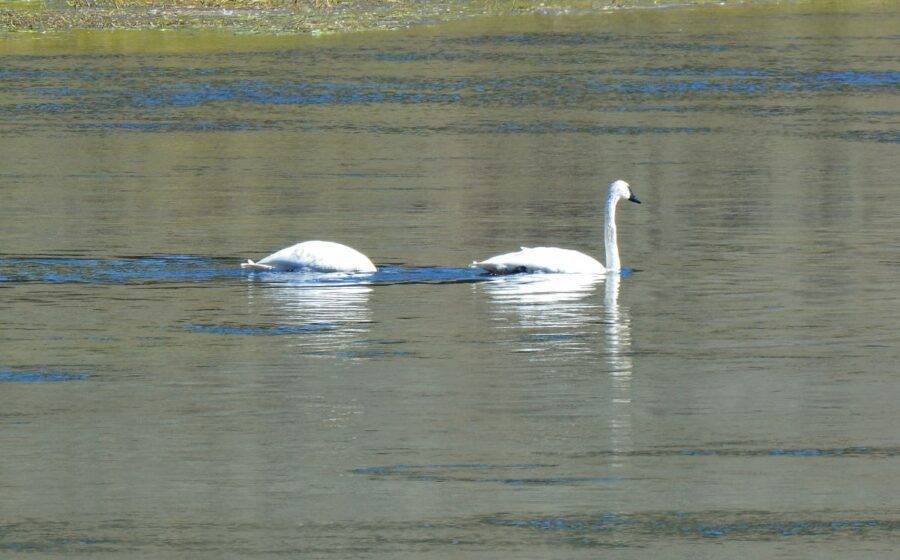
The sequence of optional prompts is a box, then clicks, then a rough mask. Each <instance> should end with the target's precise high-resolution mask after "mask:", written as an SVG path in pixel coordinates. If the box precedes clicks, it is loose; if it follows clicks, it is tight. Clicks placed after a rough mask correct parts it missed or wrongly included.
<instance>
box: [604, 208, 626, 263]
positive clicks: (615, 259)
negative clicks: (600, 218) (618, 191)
mask: <svg viewBox="0 0 900 560" xmlns="http://www.w3.org/2000/svg"><path fill="white" fill-rule="evenodd" d="M618 202H619V197H617V196H615V195H613V194H612V193H610V195H609V196H608V197H607V198H606V212H605V213H604V217H605V220H606V221H605V223H604V224H603V243H604V245H606V270H609V271H613V272H618V271H619V270H620V269H621V268H622V267H621V264H620V263H619V244H618V242H617V241H616V203H618Z"/></svg>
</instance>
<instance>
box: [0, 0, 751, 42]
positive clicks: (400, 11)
mask: <svg viewBox="0 0 900 560" xmlns="http://www.w3.org/2000/svg"><path fill="white" fill-rule="evenodd" d="M743 3H745V2H742V1H738V0H731V1H725V2H723V1H713V0H685V1H679V0H676V1H675V2H663V1H659V0H602V1H591V0H561V1H560V0H556V1H554V0H544V1H540V0H461V1H448V0H396V1H370V0H345V1H342V0H331V1H330V2H326V1H325V0H319V1H314V0H298V1H290V0H288V1H283V0H209V1H207V0H199V1H189V0H172V1H161V2H149V1H144V0H118V1H111V0H69V1H57V0H49V1H47V2H44V3H42V2H22V1H17V2H2V1H0V30H3V31H7V32H55V31H67V30H73V29H224V30H232V31H235V32H240V33H292V34H293V33H300V34H307V33H308V34H322V33H336V32H344V31H363V30H378V29H400V28H405V27H412V26H415V25H423V24H433V23H441V22H447V21H455V20H460V19H465V18H472V17H480V16H501V15H525V14H547V15H556V14H569V13H596V12H602V11H609V10H621V9H632V8H654V7H672V6H693V5H702V4H721V5H736V4H743Z"/></svg>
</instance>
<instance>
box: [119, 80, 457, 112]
mask: <svg viewBox="0 0 900 560" xmlns="http://www.w3.org/2000/svg"><path fill="white" fill-rule="evenodd" d="M452 84H453V82H450V83H449V85H450V88H452V87H453V86H452ZM448 89H449V88H448V83H446V82H438V83H433V84H432V83H425V84H423V83H420V82H415V81H372V82H347V83H336V82H301V83H272V82H265V81H239V82H233V83H229V82H222V83H212V82H209V83H182V84H177V85H174V86H167V87H165V88H157V89H155V90H152V91H150V92H147V93H135V94H134V96H133V103H134V104H135V105H136V106H140V107H149V108H159V107H164V106H171V107H195V106H198V105H204V104H207V103H216V102H234V103H243V104H259V105H325V104H329V105H347V104H358V103H451V102H457V101H459V100H460V97H459V95H458V94H454V93H451V92H449V91H447V90H448Z"/></svg>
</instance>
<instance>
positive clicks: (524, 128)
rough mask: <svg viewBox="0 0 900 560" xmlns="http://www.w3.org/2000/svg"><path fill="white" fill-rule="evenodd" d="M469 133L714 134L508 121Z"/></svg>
mask: <svg viewBox="0 0 900 560" xmlns="http://www.w3.org/2000/svg"><path fill="white" fill-rule="evenodd" d="M467 132H468V133H486V132H495V133H501V134H560V133H576V134H593V135H614V136H619V135H625V136H636V135H640V134H703V133H709V132H712V129H710V128H706V127H682V126H675V127H671V126H606V125H597V124H589V123H571V122H563V121H545V122H535V123H523V122H515V121H506V122H499V123H484V124H483V125H481V126H479V127H477V128H471V129H468V130H467Z"/></svg>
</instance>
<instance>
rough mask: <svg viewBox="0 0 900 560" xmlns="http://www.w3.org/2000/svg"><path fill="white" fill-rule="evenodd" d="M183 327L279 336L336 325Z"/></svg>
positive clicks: (191, 329) (197, 331) (229, 332)
mask: <svg viewBox="0 0 900 560" xmlns="http://www.w3.org/2000/svg"><path fill="white" fill-rule="evenodd" d="M184 328H185V329H187V330H189V331H191V332H196V333H206V334H226V335H243V336H280V335H286V334H308V333H316V332H324V331H333V330H336V329H337V328H338V327H337V325H335V324H334V323H307V324H304V325H266V326H249V325H200V324H195V323H188V324H186V325H184Z"/></svg>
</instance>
